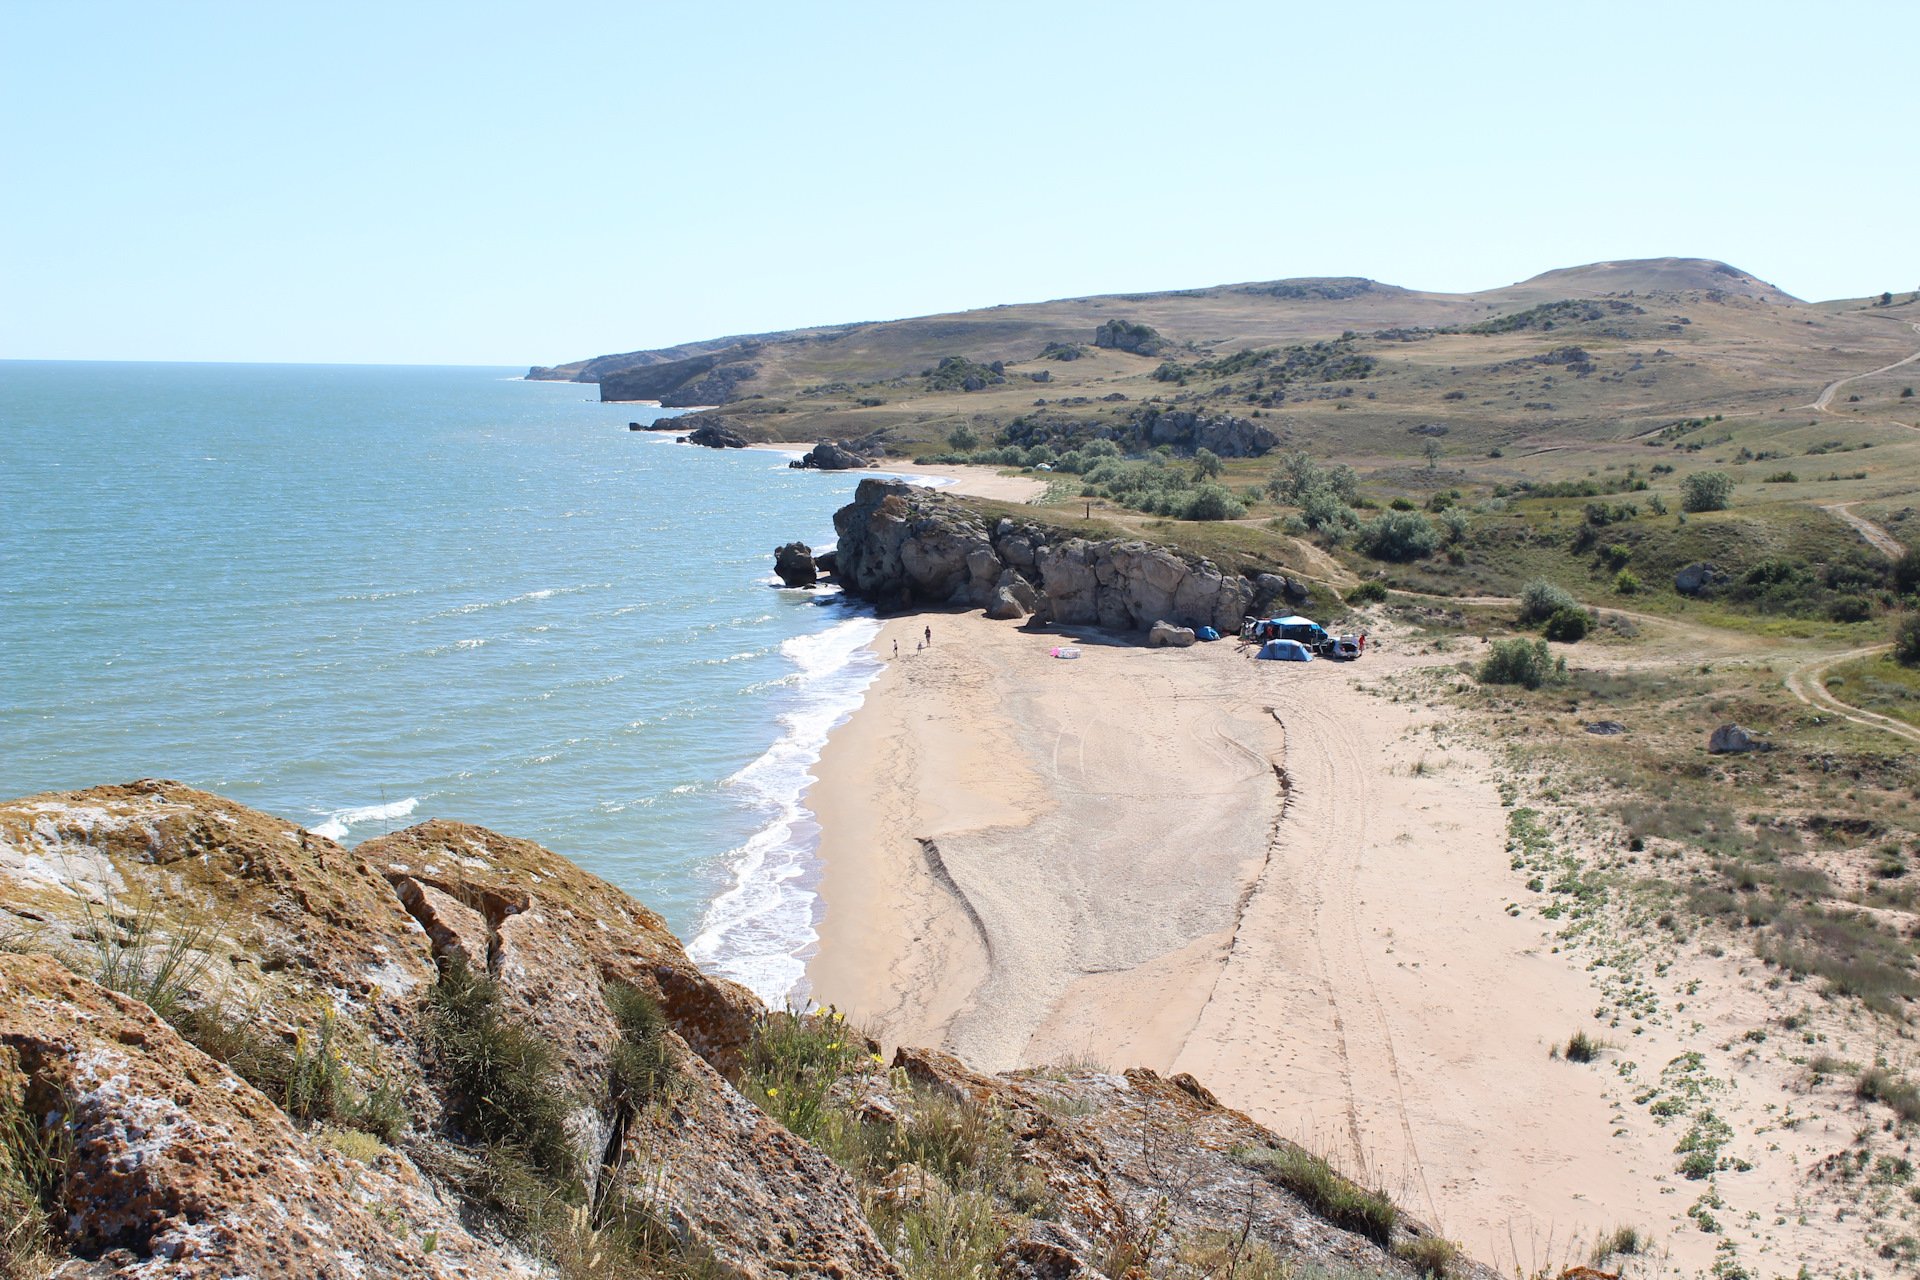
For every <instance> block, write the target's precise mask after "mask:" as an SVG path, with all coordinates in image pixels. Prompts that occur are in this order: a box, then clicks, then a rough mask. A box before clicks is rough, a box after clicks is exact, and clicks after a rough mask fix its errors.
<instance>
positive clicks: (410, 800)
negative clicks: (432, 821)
mask: <svg viewBox="0 0 1920 1280" xmlns="http://www.w3.org/2000/svg"><path fill="white" fill-rule="evenodd" d="M419 803H420V797H419V796H408V797H407V798H406V799H405V800H395V801H394V802H393V803H392V804H369V805H362V806H360V807H359V808H357V809H335V810H334V811H333V812H331V813H329V814H328V815H327V820H326V821H325V822H322V823H320V824H319V825H318V826H312V827H308V828H307V830H309V831H311V832H313V834H315V835H317V836H325V837H326V838H327V839H329V840H345V839H346V838H347V828H349V827H355V826H358V825H359V824H361V823H363V822H391V821H393V820H394V819H395V818H404V817H406V816H407V815H408V814H410V813H412V812H413V810H414V807H415V806H416V805H418V804H419Z"/></svg>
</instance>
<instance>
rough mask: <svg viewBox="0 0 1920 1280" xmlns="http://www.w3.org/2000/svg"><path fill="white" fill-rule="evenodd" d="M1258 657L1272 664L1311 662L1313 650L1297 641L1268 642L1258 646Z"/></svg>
mask: <svg viewBox="0 0 1920 1280" xmlns="http://www.w3.org/2000/svg"><path fill="white" fill-rule="evenodd" d="M1258 656H1259V657H1262V658H1267V659H1269V660H1271V661H1273V662H1312V661H1313V650H1311V649H1309V648H1307V646H1305V645H1303V644H1301V643H1300V642H1299V641H1298V640H1269V641H1267V642H1266V643H1265V644H1263V645H1261V646H1260V652H1259V654H1258Z"/></svg>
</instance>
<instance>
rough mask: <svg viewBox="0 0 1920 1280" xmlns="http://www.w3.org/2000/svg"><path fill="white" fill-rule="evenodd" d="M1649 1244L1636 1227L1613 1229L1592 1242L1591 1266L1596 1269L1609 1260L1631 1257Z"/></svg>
mask: <svg viewBox="0 0 1920 1280" xmlns="http://www.w3.org/2000/svg"><path fill="white" fill-rule="evenodd" d="M1650 1243H1651V1241H1649V1240H1648V1239H1647V1238H1646V1237H1645V1236H1643V1235H1641V1234H1640V1229H1639V1228H1638V1227H1615V1228H1614V1229H1613V1230H1611V1231H1609V1232H1607V1233H1606V1234H1604V1235H1602V1236H1601V1237H1600V1238H1599V1239H1598V1240H1596V1241H1594V1242H1593V1265H1594V1266H1596V1267H1597V1266H1599V1265H1601V1264H1602V1263H1604V1262H1606V1261H1607V1260H1608V1259H1609V1258H1625V1257H1632V1256H1633V1255H1635V1254H1637V1253H1639V1252H1640V1251H1641V1250H1643V1249H1645V1248H1646V1247H1647V1246H1648V1245H1649V1244H1650Z"/></svg>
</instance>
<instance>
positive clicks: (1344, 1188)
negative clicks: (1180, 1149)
mask: <svg viewBox="0 0 1920 1280" xmlns="http://www.w3.org/2000/svg"><path fill="white" fill-rule="evenodd" d="M1242 1158H1243V1159H1244V1160H1245V1161H1246V1162H1247V1163H1248V1164H1250V1165H1252V1166H1253V1167H1254V1168H1257V1169H1260V1170H1262V1171H1263V1172H1265V1173H1266V1174H1267V1175H1268V1176H1269V1177H1271V1178H1272V1179H1273V1180H1274V1181H1275V1182H1277V1183H1279V1184H1280V1185H1281V1186H1282V1187H1285V1188H1286V1189H1287V1190H1288V1191H1291V1192H1292V1193H1293V1194H1294V1195H1296V1196H1298V1197H1300V1199H1301V1200H1302V1201H1303V1202H1304V1203H1305V1204H1306V1206H1307V1208H1308V1209H1310V1210H1312V1211H1313V1213H1314V1214H1316V1215H1317V1216H1319V1217H1320V1218H1322V1219H1324V1220H1326V1221H1327V1222H1330V1223H1332V1224H1333V1225H1334V1226H1336V1227H1339V1228H1341V1229H1342V1230H1346V1231H1351V1232H1354V1233H1355V1234H1356V1235H1363V1236H1365V1237H1366V1238H1367V1239H1369V1240H1371V1241H1373V1242H1374V1243H1375V1244H1377V1245H1379V1246H1380V1247H1381V1248H1383V1249H1385V1248H1387V1247H1389V1246H1390V1245H1391V1244H1392V1243H1393V1227H1394V1224H1395V1222H1397V1221H1398V1220H1399V1217H1400V1213H1399V1210H1398V1209H1396V1208H1395V1207H1394V1204H1393V1201H1391V1200H1389V1199H1388V1198H1387V1197H1386V1194H1385V1193H1384V1192H1380V1191H1368V1190H1367V1189H1366V1188H1364V1187H1362V1186H1360V1185H1359V1184H1358V1183H1356V1182H1354V1181H1352V1180H1351V1179H1348V1178H1344V1177H1342V1176H1341V1175H1339V1174H1338V1173H1335V1172H1334V1170H1333V1166H1332V1165H1330V1164H1328V1163H1327V1162H1326V1161H1325V1160H1322V1159H1320V1157H1318V1156H1315V1155H1310V1154H1308V1153H1307V1152H1306V1151H1304V1150H1302V1149H1301V1148H1299V1147H1291V1146H1290V1147H1263V1148H1260V1149H1259V1150H1257V1151H1251V1152H1246V1153H1243V1154H1242Z"/></svg>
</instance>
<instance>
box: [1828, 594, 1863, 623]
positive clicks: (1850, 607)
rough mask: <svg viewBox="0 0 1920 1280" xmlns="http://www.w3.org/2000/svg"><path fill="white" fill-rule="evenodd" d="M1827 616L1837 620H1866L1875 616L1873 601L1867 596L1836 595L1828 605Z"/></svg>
mask: <svg viewBox="0 0 1920 1280" xmlns="http://www.w3.org/2000/svg"><path fill="white" fill-rule="evenodd" d="M1827 616H1828V617H1829V618H1832V619H1833V620H1834V621H1835V622H1865V621H1866V620H1867V619H1868V618H1871V617H1872V616H1873V601H1871V600H1869V599H1867V598H1866V597H1865V596H1836V597H1834V599H1833V600H1832V602H1831V603H1829V604H1828V605H1827Z"/></svg>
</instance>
